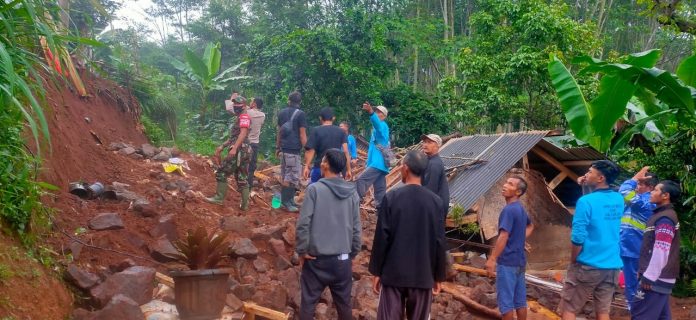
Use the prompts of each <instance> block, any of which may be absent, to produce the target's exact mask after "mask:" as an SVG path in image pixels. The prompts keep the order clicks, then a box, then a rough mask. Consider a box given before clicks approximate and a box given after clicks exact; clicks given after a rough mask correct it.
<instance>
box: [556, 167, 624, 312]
mask: <svg viewBox="0 0 696 320" xmlns="http://www.w3.org/2000/svg"><path fill="white" fill-rule="evenodd" d="M618 174H619V168H618V167H617V166H616V164H614V163H613V162H611V161H608V160H599V161H595V162H593V163H592V166H591V167H590V169H589V170H588V171H587V173H586V174H585V175H584V176H582V177H580V178H578V183H579V184H580V185H583V186H587V187H588V188H589V189H590V190H592V192H591V193H588V194H586V195H584V196H582V197H580V199H578V202H577V204H576V206H575V214H574V215H573V227H572V230H571V233H570V242H571V243H572V246H571V256H570V266H568V275H567V276H566V281H565V284H564V286H563V291H562V292H561V302H560V305H559V306H558V309H559V311H561V312H562V314H563V319H564V320H568V319H575V315H576V313H578V312H579V311H581V310H582V308H583V306H584V305H585V302H587V299H588V297H589V296H592V297H593V298H594V307H595V313H596V314H597V319H598V320H609V309H610V307H611V301H612V300H613V298H614V290H615V288H616V286H617V285H618V282H619V270H620V269H621V267H622V266H623V264H622V262H621V256H620V250H619V228H620V225H621V215H622V214H623V208H624V201H623V197H622V196H621V194H620V193H618V192H616V191H613V190H611V189H610V188H609V184H610V183H611V182H612V181H614V179H616V176H617V175H618Z"/></svg>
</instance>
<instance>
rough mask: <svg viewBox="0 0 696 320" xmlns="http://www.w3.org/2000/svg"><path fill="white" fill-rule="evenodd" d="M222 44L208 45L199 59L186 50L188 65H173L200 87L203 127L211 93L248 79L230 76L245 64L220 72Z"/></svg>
mask: <svg viewBox="0 0 696 320" xmlns="http://www.w3.org/2000/svg"><path fill="white" fill-rule="evenodd" d="M221 56H222V55H221V53H220V43H219V42H218V43H215V44H213V43H208V45H207V46H206V48H205V52H204V53H203V57H199V56H198V55H196V54H195V53H194V52H193V51H191V50H190V49H188V48H186V52H185V53H184V58H185V61H186V63H183V62H181V61H179V60H176V59H174V60H173V61H172V65H173V66H174V67H175V68H176V69H178V70H179V71H181V72H183V73H184V74H186V76H188V78H189V79H190V80H191V81H193V82H194V83H195V84H196V85H198V86H199V87H200V90H201V91H200V98H201V106H200V118H201V125H205V116H206V113H207V111H208V104H207V99H208V94H209V93H210V92H211V91H217V90H224V89H225V86H226V85H227V84H229V83H230V82H232V81H235V80H240V79H246V78H248V77H246V76H230V74H231V73H233V72H235V71H237V70H238V69H239V67H241V66H242V64H243V63H240V64H237V65H234V66H232V67H230V68H227V69H226V70H225V71H222V72H219V71H220V60H221Z"/></svg>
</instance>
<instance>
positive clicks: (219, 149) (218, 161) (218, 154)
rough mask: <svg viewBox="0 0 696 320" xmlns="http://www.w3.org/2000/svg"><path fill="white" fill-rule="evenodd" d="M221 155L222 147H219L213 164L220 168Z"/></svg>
mask: <svg viewBox="0 0 696 320" xmlns="http://www.w3.org/2000/svg"><path fill="white" fill-rule="evenodd" d="M220 154H222V146H219V147H217V149H215V155H214V156H213V163H215V164H216V165H218V166H219V165H220V163H221V162H222V160H221V159H220Z"/></svg>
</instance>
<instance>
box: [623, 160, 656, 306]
mask: <svg viewBox="0 0 696 320" xmlns="http://www.w3.org/2000/svg"><path fill="white" fill-rule="evenodd" d="M649 169H650V167H643V169H641V170H640V171H638V173H636V175H635V176H633V178H632V179H629V180H626V181H624V183H622V184H621V187H620V188H619V193H621V195H622V196H623V197H624V202H625V204H626V208H625V209H624V214H623V217H621V233H620V237H619V238H620V239H621V242H620V245H621V260H622V261H623V273H624V279H625V281H626V290H625V291H624V293H625V295H626V300H627V301H628V302H629V304H628V305H629V308H630V306H631V302H632V301H633V297H634V296H635V295H636V290H637V289H638V258H640V245H641V243H643V232H644V231H645V223H646V222H647V221H648V219H650V217H651V216H652V215H653V210H654V209H655V204H654V203H650V192H651V191H652V190H653V189H655V186H656V185H657V183H658V182H659V180H658V179H657V176H656V175H655V174H654V173H650V172H648V170H649Z"/></svg>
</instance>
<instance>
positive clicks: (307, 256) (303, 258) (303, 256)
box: [300, 253, 317, 268]
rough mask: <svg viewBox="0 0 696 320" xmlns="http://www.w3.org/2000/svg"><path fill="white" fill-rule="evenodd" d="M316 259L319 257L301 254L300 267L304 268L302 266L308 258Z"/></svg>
mask: <svg viewBox="0 0 696 320" xmlns="http://www.w3.org/2000/svg"><path fill="white" fill-rule="evenodd" d="M316 259H317V257H313V256H310V255H309V254H307V253H305V254H303V255H300V268H302V266H304V263H305V261H306V260H316Z"/></svg>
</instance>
